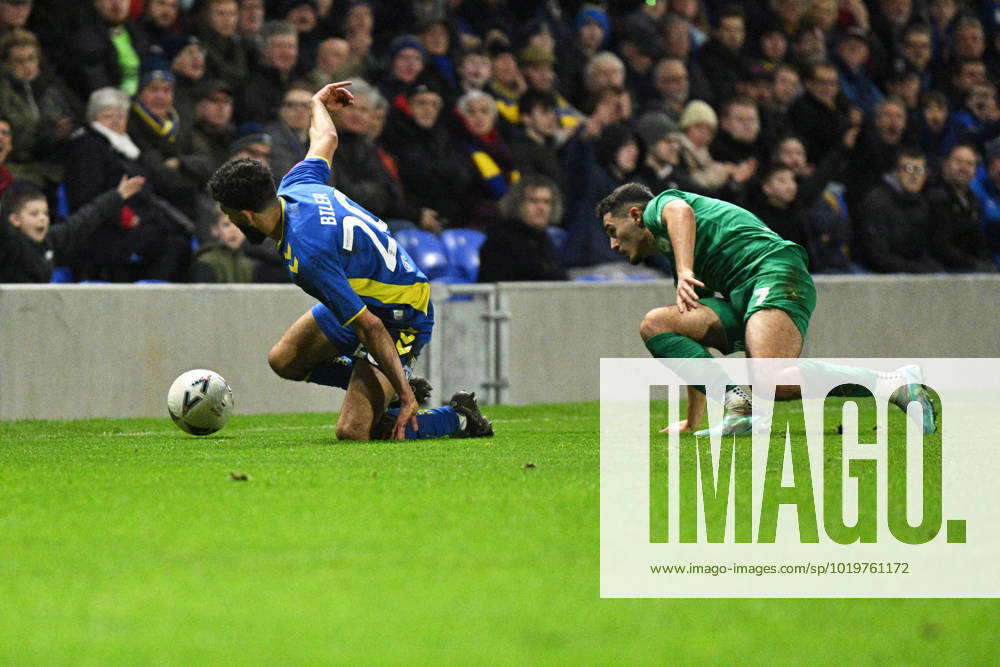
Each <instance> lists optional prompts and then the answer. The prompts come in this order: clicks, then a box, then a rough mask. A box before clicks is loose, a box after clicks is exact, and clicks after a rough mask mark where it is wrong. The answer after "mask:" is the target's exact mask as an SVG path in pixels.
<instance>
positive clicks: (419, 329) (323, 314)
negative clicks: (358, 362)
mask: <svg viewBox="0 0 1000 667" xmlns="http://www.w3.org/2000/svg"><path fill="white" fill-rule="evenodd" d="M311 312H312V316H313V318H315V320H316V323H317V324H318V325H319V328H320V330H321V331H322V332H323V334H324V335H325V336H326V337H327V338H328V339H329V340H330V342H331V343H333V346H334V347H336V348H337V352H338V353H339V354H341V355H343V356H345V357H348V358H350V359H365V360H367V361H368V363H370V364H371V365H373V366H375V367H378V363H376V361H375V358H374V357H373V356H372V355H371V354H370V353H369V352H368V350H367V349H366V348H365V346H364V344H362V342H361V340H360V339H359V338H358V336H357V334H355V333H354V329H353V328H351V327H350V326H346V327H345V326H343V325H342V324H341V323H340V322H338V321H337V318H336V317H334V315H333V312H332V311H331V310H330V309H329V308H327V307H326V306H324V305H323V304H321V303H317V304H316V305H315V306H313V307H312V311H311ZM382 323H383V324H385V328H386V329H387V330H388V331H389V336H390V338H392V342H393V343H394V344H395V345H396V351H397V352H398V353H399V361H400V363H402V365H403V370H404V371H406V375H407V377H409V375H410V368H411V366H412V365H413V362H414V361H416V360H417V357H418V356H420V350H421V349H422V348H423V346H424V345H426V344H427V343H429V342H430V340H431V330H432V329H433V327H434V306H433V305H429V306H428V309H427V315H426V316H424V317H421V318H420V319H419V320H417V321H412V320H411V321H410V322H407V323H406V324H400V323H396V322H386V321H385V320H382Z"/></svg>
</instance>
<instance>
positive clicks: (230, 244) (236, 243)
mask: <svg viewBox="0 0 1000 667" xmlns="http://www.w3.org/2000/svg"><path fill="white" fill-rule="evenodd" d="M212 236H214V237H215V239H216V240H215V241H211V242H209V243H206V244H205V245H203V246H201V247H200V248H198V250H197V252H195V254H194V257H193V259H192V263H191V282H193V283H249V282H254V270H255V268H256V267H257V262H255V261H254V260H252V259H250V257H248V256H247V254H246V253H245V252H244V251H243V242H244V241H245V240H246V236H244V234H243V232H241V231H240V229H239V227H237V226H236V225H234V224H233V223H232V222H231V221H230V220H229V216H227V215H226V214H225V213H223V212H222V210H221V209H218V207H217V210H216V216H215V222H213V223H212Z"/></svg>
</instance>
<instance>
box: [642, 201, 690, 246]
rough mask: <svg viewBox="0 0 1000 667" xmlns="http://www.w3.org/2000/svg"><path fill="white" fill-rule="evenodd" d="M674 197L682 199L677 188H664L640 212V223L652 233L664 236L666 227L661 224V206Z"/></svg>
mask: <svg viewBox="0 0 1000 667" xmlns="http://www.w3.org/2000/svg"><path fill="white" fill-rule="evenodd" d="M675 199H683V197H681V196H680V195H679V194H678V192H677V190H664V191H663V192H661V193H660V194H658V195H656V196H655V197H653V198H652V199H650V200H649V203H648V204H646V208H645V210H644V211H643V212H642V224H643V225H645V227H646V229H648V230H649V231H651V232H653V234H656V235H659V234H663V235H664V236H666V234H667V228H666V227H664V226H663V217H662V214H663V207H664V206H666V205H667V204H668V203H670V202H672V201H673V200H675Z"/></svg>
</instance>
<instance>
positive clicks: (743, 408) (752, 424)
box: [694, 384, 766, 437]
mask: <svg viewBox="0 0 1000 667" xmlns="http://www.w3.org/2000/svg"><path fill="white" fill-rule="evenodd" d="M725 408H726V414H725V416H724V417H723V418H722V423H721V424H718V425H716V426H714V427H713V428H704V429H702V430H700V431H695V433H694V434H695V435H696V436H698V437H704V436H712V435H716V434H718V435H750V434H751V433H753V432H754V431H756V430H759V429H761V428H763V426H765V425H766V424H764V421H765V420H763V419H761V418H757V419H756V420H755V419H754V417H753V398H751V394H750V387H749V386H747V385H745V384H744V385H733V386H731V387H729V388H728V389H727V390H726V400H725Z"/></svg>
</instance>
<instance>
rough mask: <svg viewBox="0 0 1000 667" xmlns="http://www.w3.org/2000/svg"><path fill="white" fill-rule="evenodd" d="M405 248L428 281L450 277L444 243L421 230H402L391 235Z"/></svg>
mask: <svg viewBox="0 0 1000 667" xmlns="http://www.w3.org/2000/svg"><path fill="white" fill-rule="evenodd" d="M393 236H394V237H395V238H396V241H398V242H399V244H400V245H401V246H403V247H404V248H406V252H407V253H409V255H410V257H412V258H413V261H414V262H416V263H417V266H418V267H420V270H421V271H423V272H424V274H425V275H426V276H427V279H428V280H437V279H438V278H445V277H451V273H450V269H449V265H448V252H447V250H445V247H444V243H442V241H441V239H439V238H438V237H437V236H435V235H434V234H431V233H430V232H425V231H423V230H422V229H402V230H400V231H398V232H396V233H395V234H394V235H393Z"/></svg>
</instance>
